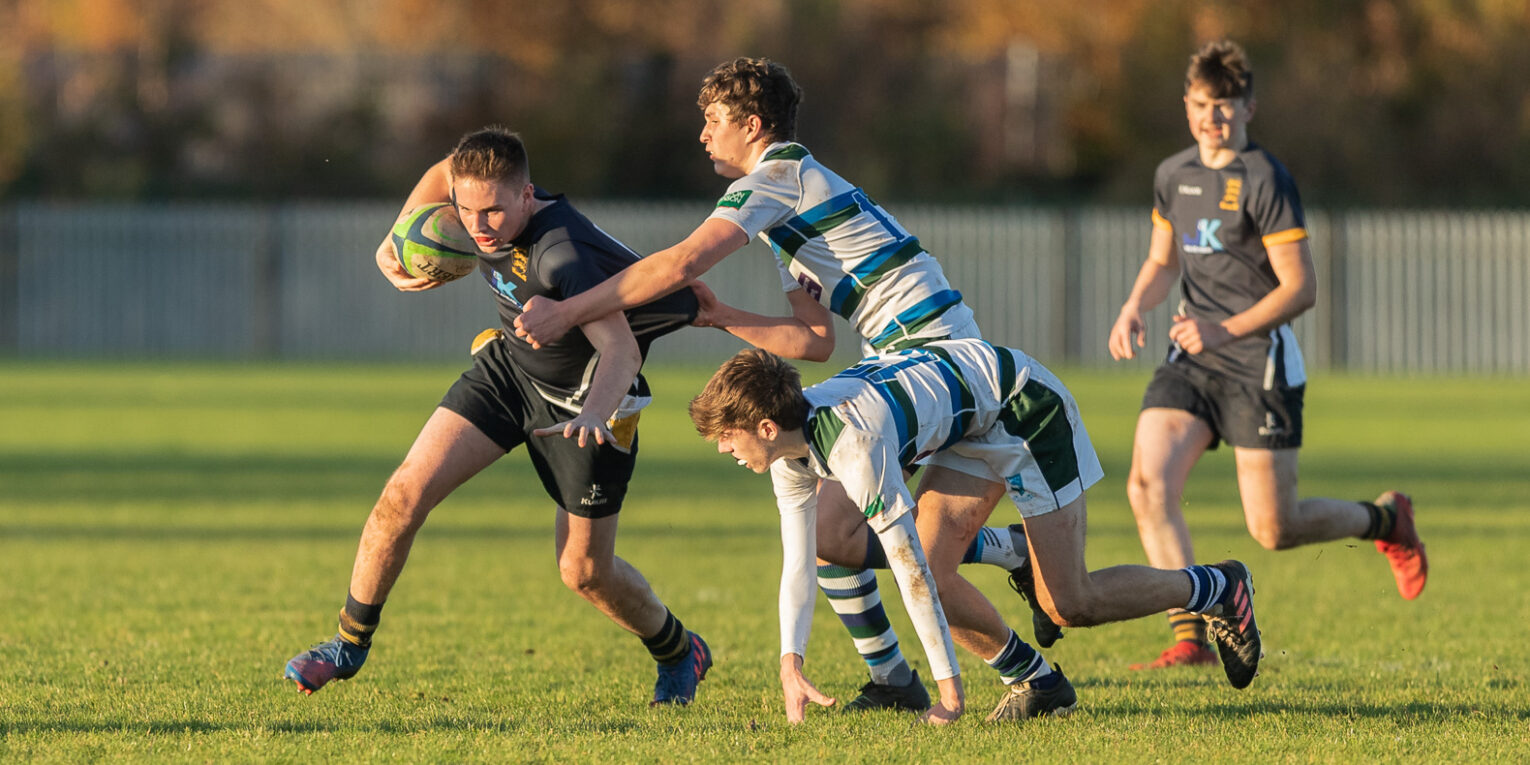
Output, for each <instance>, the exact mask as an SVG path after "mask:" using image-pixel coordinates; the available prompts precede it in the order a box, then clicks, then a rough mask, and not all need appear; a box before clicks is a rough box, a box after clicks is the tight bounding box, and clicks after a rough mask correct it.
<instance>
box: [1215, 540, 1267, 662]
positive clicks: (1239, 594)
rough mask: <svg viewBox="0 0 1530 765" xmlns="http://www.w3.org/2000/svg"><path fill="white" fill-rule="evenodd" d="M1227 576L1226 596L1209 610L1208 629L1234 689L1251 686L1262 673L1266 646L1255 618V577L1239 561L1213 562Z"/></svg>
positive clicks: (1224, 593) (1223, 592)
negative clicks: (1262, 641)
mask: <svg viewBox="0 0 1530 765" xmlns="http://www.w3.org/2000/svg"><path fill="white" fill-rule="evenodd" d="M1212 568H1215V569H1217V570H1219V571H1221V572H1222V575H1223V576H1224V577H1226V578H1227V587H1226V588H1225V589H1223V590H1222V597H1221V599H1220V600H1218V601H1217V602H1216V603H1215V604H1213V605H1212V607H1211V609H1210V610H1208V611H1206V612H1205V616H1206V627H1207V631H1208V632H1210V633H1211V636H1212V638H1213V639H1214V640H1215V642H1216V644H1217V653H1218V654H1220V655H1221V657H1222V671H1223V672H1226V673H1227V681H1228V682H1230V683H1232V687H1234V688H1247V687H1248V684H1249V683H1252V682H1253V681H1254V677H1255V676H1256V675H1258V674H1259V660H1260V659H1262V658H1264V646H1263V644H1261V643H1260V640H1259V625H1258V624H1257V623H1256V622H1255V621H1254V577H1253V575H1252V574H1250V573H1249V572H1248V567H1247V566H1245V565H1243V564H1242V563H1240V562H1238V561H1235V560H1224V561H1222V562H1221V563H1217V564H1214V565H1212Z"/></svg>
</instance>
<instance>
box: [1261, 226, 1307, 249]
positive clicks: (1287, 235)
mask: <svg viewBox="0 0 1530 765" xmlns="http://www.w3.org/2000/svg"><path fill="white" fill-rule="evenodd" d="M1306 238H1307V229H1304V228H1288V229H1286V230H1285V231H1276V232H1275V233H1273V234H1266V235H1265V236H1264V238H1263V239H1260V240H1259V241H1261V242H1264V246H1266V247H1274V246H1275V245H1277V244H1286V243H1289V242H1300V241H1301V240H1303V239H1306Z"/></svg>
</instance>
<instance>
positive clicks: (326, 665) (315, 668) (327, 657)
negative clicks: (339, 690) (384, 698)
mask: <svg viewBox="0 0 1530 765" xmlns="http://www.w3.org/2000/svg"><path fill="white" fill-rule="evenodd" d="M368 650H370V649H368V648H362V647H361V646H359V645H356V644H355V643H351V642H349V641H346V640H344V639H342V638H341V637H340V636H339V635H336V636H334V637H332V638H330V639H329V640H326V641H324V642H322V643H320V644H318V645H316V646H314V647H313V648H310V649H308V650H306V651H304V652H302V653H300V654H298V655H296V656H294V657H292V660H291V661H289V662H287V670H286V671H285V672H284V673H282V674H283V675H284V676H285V677H286V678H287V679H288V680H291V681H292V682H294V683H297V686H298V688H300V689H302V691H303V693H305V694H307V695H309V696H312V695H313V692H314V691H317V690H319V689H320V688H323V687H324V685H325V684H326V683H328V682H329V681H331V680H346V679H349V678H352V677H355V676H356V673H357V672H360V671H361V665H362V664H365V663H366V660H367V651H368Z"/></svg>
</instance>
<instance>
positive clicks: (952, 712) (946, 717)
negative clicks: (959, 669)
mask: <svg viewBox="0 0 1530 765" xmlns="http://www.w3.org/2000/svg"><path fill="white" fill-rule="evenodd" d="M935 685H936V686H937V687H939V689H940V702H939V703H937V704H934V705H932V706H931V707H930V710H929V711H928V712H925V713H924V714H922V715H920V716H919V719H920V720H921V721H922V722H927V723H929V724H931V725H950V724H951V723H954V722H956V719H957V718H958V717H961V716H962V712H964V711H966V708H967V700H966V694H965V693H964V692H963V691H962V678H961V676H960V675H958V676H956V677H948V678H946V679H944V680H938V681H936V683H935Z"/></svg>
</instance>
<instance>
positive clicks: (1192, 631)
mask: <svg viewBox="0 0 1530 765" xmlns="http://www.w3.org/2000/svg"><path fill="white" fill-rule="evenodd" d="M1169 628H1170V629H1172V630H1174V639H1175V640H1176V641H1180V640H1194V641H1195V642H1197V643H1205V642H1206V620H1205V619H1202V618H1201V615H1200V614H1197V613H1193V612H1190V611H1185V610H1183V609H1179V608H1176V609H1174V610H1172V611H1170V612H1169Z"/></svg>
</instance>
